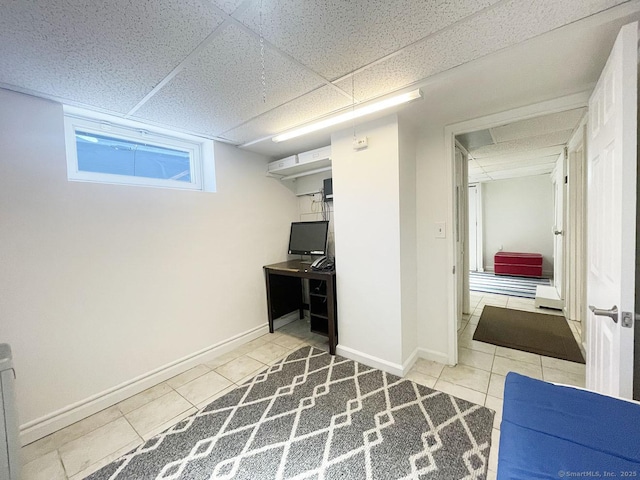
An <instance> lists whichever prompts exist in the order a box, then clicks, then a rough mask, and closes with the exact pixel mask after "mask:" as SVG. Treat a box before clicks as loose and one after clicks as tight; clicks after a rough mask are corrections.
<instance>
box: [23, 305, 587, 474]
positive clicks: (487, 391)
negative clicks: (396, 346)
mask: <svg viewBox="0 0 640 480" xmlns="http://www.w3.org/2000/svg"><path fill="white" fill-rule="evenodd" d="M471 298H472V314H471V315H466V316H465V317H464V319H463V321H462V322H461V323H460V325H459V329H458V337H459V349H460V350H459V364H458V365H457V366H455V367H449V366H446V365H442V364H439V363H436V362H429V361H426V360H423V359H419V360H418V361H417V362H416V364H415V365H414V366H413V368H412V369H411V371H410V372H409V373H408V374H407V375H406V378H408V379H411V380H413V381H415V382H417V383H420V384H423V385H426V386H428V387H432V388H436V389H438V390H441V391H443V392H446V393H449V394H451V395H455V396H458V397H460V398H464V399H467V400H469V401H471V402H474V403H478V404H480V405H485V406H487V407H488V408H491V409H493V410H495V411H496V417H495V421H494V428H493V433H492V439H493V440H492V445H493V446H492V448H491V455H490V459H489V477H488V478H495V475H496V474H495V472H496V470H497V450H498V442H499V438H500V430H499V429H500V419H501V415H502V396H503V388H504V376H505V375H506V373H507V372H508V371H510V370H512V371H516V372H521V373H524V374H526V375H530V376H533V377H536V378H542V379H545V380H549V381H553V382H559V383H566V384H571V385H577V386H584V375H585V372H584V365H578V364H575V363H571V362H565V361H562V360H557V359H552V358H548V357H541V356H540V355H533V354H530V353H526V352H520V351H517V350H511V349H507V348H502V347H496V346H494V345H489V344H486V343H482V342H477V341H475V340H473V339H472V337H473V332H474V331H475V327H476V325H477V323H478V320H479V318H480V314H481V313H482V309H483V308H484V306H485V305H498V306H500V305H501V306H508V307H510V308H519V309H522V310H531V311H536V309H535V307H534V306H533V300H531V301H528V300H527V299H520V298H514V297H504V296H500V295H472V297H471ZM549 313H555V312H552V311H550V312H549ZM569 323H570V324H571V323H572V322H569ZM571 329H572V331H573V332H574V335H576V336H577V337H579V332H580V328H579V325H571ZM305 344H307V345H313V346H315V347H317V348H321V349H324V350H328V343H327V339H326V338H325V337H322V336H320V335H316V334H313V333H311V332H309V326H308V323H306V322H305V321H304V320H303V321H298V322H294V323H291V324H289V325H286V326H285V327H283V328H281V329H280V330H278V331H277V332H276V333H273V334H267V335H264V336H262V337H260V338H258V339H256V340H253V341H251V342H248V343H247V344H245V345H242V346H241V347H239V348H237V349H236V350H234V351H232V352H229V353H227V354H224V355H222V356H220V357H218V358H216V359H215V360H213V361H211V362H208V363H205V364H202V365H198V366H196V367H194V368H192V369H190V370H188V371H186V372H184V373H182V374H180V375H178V376H176V377H174V378H171V379H169V380H167V381H166V382H163V383H160V384H158V385H156V386H154V387H152V388H149V389H148V390H145V391H144V392H141V393H139V394H137V395H135V396H133V397H131V398H128V399H126V400H124V401H122V402H120V403H119V404H117V405H114V406H113V407H110V408H107V409H105V410H103V411H101V412H99V413H97V414H95V415H92V416H91V417H88V418H85V419H84V420H81V421H80V422H77V423H75V424H73V425H70V426H69V427H66V428H64V429H62V430H59V431H57V432H55V433H53V434H51V435H49V436H47V437H45V438H42V439H40V440H38V441H36V442H33V443H31V444H29V445H27V446H25V447H23V448H22V456H23V465H24V466H23V479H24V480H36V479H37V480H78V479H81V478H84V477H85V476H87V475H89V474H91V473H92V472H94V471H96V470H98V469H100V468H101V467H102V466H104V465H106V464H107V463H109V462H111V461H113V460H115V459H116V458H118V457H119V456H121V455H123V454H124V453H126V452H127V451H129V450H131V449H133V448H135V447H136V446H137V445H139V444H141V443H142V442H143V441H145V440H147V439H149V438H151V437H153V436H154V435H156V434H158V433H160V432H161V431H163V430H165V429H167V428H169V427H170V426H172V425H174V424H176V423H177V422H179V421H180V420H182V419H183V418H185V417H187V416H189V415H191V414H192V413H194V412H196V411H197V410H199V409H202V408H204V407H205V406H206V405H208V404H209V403H210V402H212V401H213V400H215V399H216V398H218V397H220V396H222V395H224V394H225V393H227V392H229V391H230V390H232V389H233V388H235V387H237V386H239V385H241V384H242V383H244V382H245V381H246V380H248V379H249V378H251V377H253V376H254V375H255V374H257V373H258V372H259V371H260V370H262V369H264V368H265V367H266V366H268V365H270V364H273V363H274V362H276V361H277V360H279V359H281V358H282V357H284V356H286V355H288V354H289V353H291V352H292V351H293V350H296V349H298V348H300V347H301V346H303V345H305Z"/></svg>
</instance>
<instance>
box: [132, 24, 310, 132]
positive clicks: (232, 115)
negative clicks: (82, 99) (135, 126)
mask: <svg viewBox="0 0 640 480" xmlns="http://www.w3.org/2000/svg"><path fill="white" fill-rule="evenodd" d="M260 55H261V54H260V43H259V41H258V39H257V38H256V37H254V36H252V35H250V34H248V33H247V32H245V31H243V30H242V29H240V28H239V27H237V26H235V25H233V24H229V25H228V26H227V27H226V28H225V30H224V31H223V32H222V33H221V34H220V35H218V36H217V37H216V38H215V39H214V40H213V41H212V42H211V44H210V45H208V46H207V47H206V48H204V49H203V50H202V52H201V53H200V55H199V56H198V58H196V59H194V60H193V62H191V63H190V64H189V65H186V66H185V68H184V70H182V71H181V72H180V73H178V74H177V75H176V76H175V77H174V78H173V79H172V80H171V81H170V82H168V83H167V85H165V86H164V87H163V88H162V89H161V90H160V91H159V92H158V93H156V94H155V95H154V96H153V97H151V98H150V99H149V100H148V101H147V102H146V103H145V104H144V105H142V107H141V108H140V109H139V110H138V111H137V112H136V114H135V116H136V117H137V118H141V119H149V120H152V121H157V122H164V123H165V124H167V125H176V126H182V127H184V128H192V129H194V130H195V131H200V132H208V133H209V134H210V135H214V136H217V135H218V134H220V133H221V132H224V131H227V130H228V129H229V128H230V127H232V126H234V125H239V124H241V123H243V122H245V121H247V120H248V119H251V118H253V117H255V116H257V115H259V114H262V113H264V112H266V111H268V110H270V109H273V108H275V107H277V106H279V105H281V104H283V103H285V102H287V101H289V100H291V99H292V98H296V97H298V96H300V95H302V94H304V93H307V92H309V91H312V90H315V89H316V88H318V87H319V86H320V85H322V80H321V79H319V78H318V77H317V76H316V75H314V74H312V73H310V72H309V71H308V70H307V69H305V68H303V67H301V66H299V65H297V64H296V63H294V62H292V61H290V60H289V59H287V58H286V57H284V56H282V55H280V54H279V53H278V52H275V51H273V50H271V49H269V48H265V50H264V65H265V86H266V102H263V86H262V62H261V56H260Z"/></svg>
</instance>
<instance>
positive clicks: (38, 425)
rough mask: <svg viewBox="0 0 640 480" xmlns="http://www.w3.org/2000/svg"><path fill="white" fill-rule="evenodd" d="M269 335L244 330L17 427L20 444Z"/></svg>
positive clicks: (260, 330)
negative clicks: (18, 428)
mask: <svg viewBox="0 0 640 480" xmlns="http://www.w3.org/2000/svg"><path fill="white" fill-rule="evenodd" d="M268 332H269V326H268V325H266V324H265V325H260V326H259V327H256V328H253V329H251V330H248V331H246V332H244V333H241V334H239V335H236V336H234V337H231V338H229V339H227V340H225V341H222V342H219V343H217V344H215V345H211V346H209V347H206V348H204V349H202V350H200V351H198V352H194V353H192V354H191V355H187V356H186V357H183V358H181V359H178V360H176V361H174V362H171V363H169V364H167V365H163V366H162V367H159V368H157V369H155V370H152V371H150V372H148V373H146V374H144V375H140V376H139V377H137V378H134V379H132V380H129V381H127V382H124V383H122V384H120V385H117V386H115V387H113V388H110V389H108V390H105V391H103V392H100V393H98V394H96V395H93V396H91V397H89V398H86V399H84V400H81V401H79V402H76V403H74V404H72V405H67V406H66V407H64V408H61V409H59V410H57V411H55V412H52V413H50V414H48V415H45V416H43V417H40V418H37V419H35V420H33V421H31V422H28V423H26V424H24V425H21V426H20V441H21V443H22V445H27V444H29V443H31V442H34V441H36V440H38V439H40V438H42V437H45V436H47V435H49V434H51V433H53V432H55V431H57V430H60V429H61V428H64V427H67V426H69V425H71V424H73V423H75V422H77V421H79V420H82V419H83V418H86V417H88V416H90V415H93V414H94V413H97V412H99V411H101V410H104V409H105V408H108V407H110V406H112V405H115V404H117V403H119V402H121V401H123V400H125V399H127V398H129V397H131V396H133V395H135V394H137V393H140V392H142V391H144V390H146V389H148V388H151V387H153V386H154V385H157V384H159V383H161V382H164V381H165V380H168V379H169V378H172V377H175V376H176V375H179V374H181V373H183V372H185V371H187V370H189V369H190V368H193V367H195V366H196V365H199V364H201V363H205V362H209V361H211V360H213V359H215V358H216V357H219V356H220V355H223V354H225V353H227V352H230V351H231V350H233V349H235V348H237V347H239V346H241V345H243V344H245V343H247V342H249V341H251V340H254V339H256V338H258V337H260V336H262V335H264V334H266V333H268Z"/></svg>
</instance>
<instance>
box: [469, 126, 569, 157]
mask: <svg viewBox="0 0 640 480" xmlns="http://www.w3.org/2000/svg"><path fill="white" fill-rule="evenodd" d="M572 133H573V129H570V130H561V131H559V132H551V133H545V134H542V135H536V136H534V137H528V138H520V139H518V140H510V141H508V142H502V143H496V144H495V145H487V146H484V147H480V148H478V149H477V150H474V151H473V152H471V154H472V155H473V157H474V158H475V159H476V160H480V159H482V158H487V157H493V156H496V155H506V154H509V153H520V152H523V151H525V150H534V149H537V148H544V147H550V146H553V145H565V144H566V143H567V142H568V141H569V138H570V137H571V134H572Z"/></svg>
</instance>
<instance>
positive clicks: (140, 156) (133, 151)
mask: <svg viewBox="0 0 640 480" xmlns="http://www.w3.org/2000/svg"><path fill="white" fill-rule="evenodd" d="M89 115H91V114H89ZM89 115H87V112H80V113H79V111H78V110H76V109H71V108H65V135H66V146H67V177H68V179H69V180H72V181H80V182H96V183H111V184H123V185H137V186H146V187H162V188H176V189H183V190H201V191H209V192H213V191H215V178H214V168H213V141H212V140H208V139H204V138H200V137H196V136H194V135H187V134H182V133H177V132H171V131H167V130H164V129H159V128H155V127H148V126H146V125H143V124H140V123H137V122H131V121H127V120H122V119H118V118H115V117H109V118H107V116H106V115H100V114H95V115H91V116H89Z"/></svg>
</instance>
